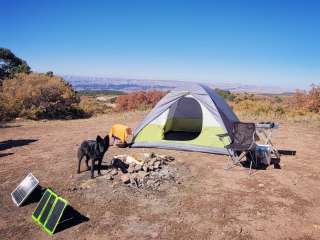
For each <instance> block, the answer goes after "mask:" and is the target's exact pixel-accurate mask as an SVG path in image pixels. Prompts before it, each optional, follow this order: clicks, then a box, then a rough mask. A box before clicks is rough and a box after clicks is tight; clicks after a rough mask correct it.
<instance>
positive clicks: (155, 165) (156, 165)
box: [153, 161, 161, 169]
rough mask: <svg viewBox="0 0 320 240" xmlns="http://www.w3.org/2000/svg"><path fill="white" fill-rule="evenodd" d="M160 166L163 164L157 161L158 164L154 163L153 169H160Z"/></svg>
mask: <svg viewBox="0 0 320 240" xmlns="http://www.w3.org/2000/svg"><path fill="white" fill-rule="evenodd" d="M160 165H161V162H160V161H156V162H154V164H153V167H154V168H155V169H158V168H159V167H160Z"/></svg>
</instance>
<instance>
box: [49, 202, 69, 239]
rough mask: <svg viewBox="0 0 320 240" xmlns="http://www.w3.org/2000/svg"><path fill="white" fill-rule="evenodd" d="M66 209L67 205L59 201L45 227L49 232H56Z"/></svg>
mask: <svg viewBox="0 0 320 240" xmlns="http://www.w3.org/2000/svg"><path fill="white" fill-rule="evenodd" d="M65 207H66V203H65V202H64V201H62V200H61V199H58V200H57V203H56V205H55V206H54V208H53V210H52V212H51V215H50V217H49V219H48V220H47V222H46V225H45V228H46V229H47V230H49V232H52V233H53V232H54V230H55V228H56V226H57V225H58V221H59V219H60V217H61V215H62V213H63V210H64V208H65Z"/></svg>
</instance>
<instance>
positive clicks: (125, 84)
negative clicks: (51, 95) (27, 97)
mask: <svg viewBox="0 0 320 240" xmlns="http://www.w3.org/2000/svg"><path fill="white" fill-rule="evenodd" d="M62 77H63V78H64V79H65V80H66V81H68V82H69V83H71V84H72V86H73V87H74V88H75V89H76V90H77V91H81V90H89V91H90V90H95V91H96V90H117V91H125V92H130V91H141V90H143V91H146V90H152V89H153V90H160V91H170V90H172V89H173V88H175V87H178V86H183V85H185V84H186V83H187V82H184V81H174V80H147V79H125V78H111V77H92V76H75V75H63V76H62ZM205 84H207V85H209V86H211V87H212V88H220V89H224V90H229V91H232V92H250V93H266V94H281V93H287V92H290V91H289V90H288V89H283V88H279V87H271V86H255V85H247V84H241V83H214V84H213V83H205Z"/></svg>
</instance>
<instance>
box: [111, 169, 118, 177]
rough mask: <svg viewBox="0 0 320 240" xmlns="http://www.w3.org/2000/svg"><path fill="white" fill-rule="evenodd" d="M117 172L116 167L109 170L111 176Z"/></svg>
mask: <svg viewBox="0 0 320 240" xmlns="http://www.w3.org/2000/svg"><path fill="white" fill-rule="evenodd" d="M117 174H118V170H117V169H112V171H111V172H110V175H111V176H115V175H117Z"/></svg>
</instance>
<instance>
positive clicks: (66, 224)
mask: <svg viewBox="0 0 320 240" xmlns="http://www.w3.org/2000/svg"><path fill="white" fill-rule="evenodd" d="M87 221H89V218H88V217H86V216H84V215H82V214H81V213H79V212H78V211H77V210H76V209H74V208H73V207H71V206H67V207H66V209H65V210H64V213H63V215H62V217H61V219H60V223H59V224H58V226H57V228H56V230H55V233H58V232H61V231H64V230H66V229H68V228H71V227H74V226H76V225H79V224H81V223H83V222H87Z"/></svg>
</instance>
